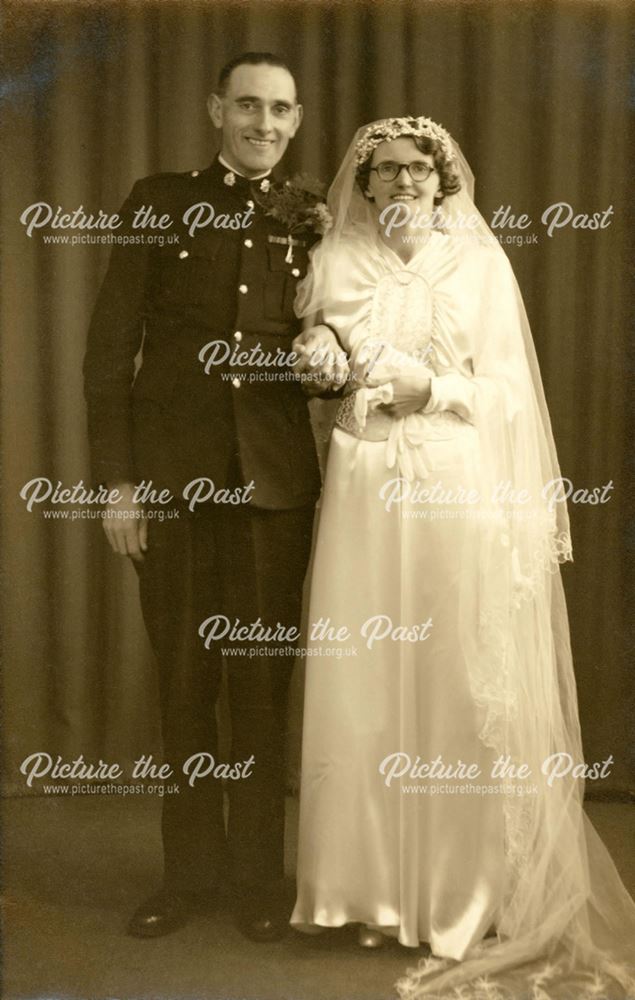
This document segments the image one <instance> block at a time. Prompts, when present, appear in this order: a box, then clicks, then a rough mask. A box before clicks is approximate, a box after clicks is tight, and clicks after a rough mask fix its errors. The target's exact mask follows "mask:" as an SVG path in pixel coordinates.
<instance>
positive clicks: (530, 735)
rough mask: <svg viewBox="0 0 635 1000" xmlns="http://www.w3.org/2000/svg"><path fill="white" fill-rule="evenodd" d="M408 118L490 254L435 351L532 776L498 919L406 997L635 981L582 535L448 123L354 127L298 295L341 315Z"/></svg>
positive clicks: (482, 579) (497, 731)
mask: <svg viewBox="0 0 635 1000" xmlns="http://www.w3.org/2000/svg"><path fill="white" fill-rule="evenodd" d="M404 135H406V136H407V135H411V136H421V135H425V136H428V137H430V138H433V139H436V140H437V142H438V143H439V144H440V145H441V147H442V148H444V150H445V152H446V155H447V156H448V157H449V158H450V159H451V160H452V161H453V163H454V166H455V168H456V172H457V174H458V177H459V180H460V190H459V191H458V192H457V193H455V194H451V195H446V197H445V198H444V200H443V201H442V204H441V206H440V208H439V209H438V211H437V212H436V213H435V219H434V224H433V225H434V228H436V229H438V230H440V231H441V232H443V233H444V234H446V236H447V239H448V240H449V241H450V243H451V247H452V250H453V253H454V255H455V260H456V262H457V265H458V267H459V273H461V272H460V267H461V262H462V261H466V260H468V259H470V257H471V256H472V259H473V255H474V254H478V255H481V257H486V258H487V260H486V268H485V274H486V280H485V281H484V283H483V285H482V287H480V288H479V289H478V291H477V297H478V305H477V307H476V308H477V309H478V317H477V318H478V329H479V330H480V331H482V335H481V336H480V342H479V343H478V346H477V350H476V356H475V357H474V359H473V376H472V377H471V378H470V379H465V378H464V376H462V375H457V374H456V368H455V366H454V364H453V358H452V357H451V356H448V354H447V351H446V352H445V353H443V352H442V351H440V350H436V351H435V344H434V335H433V337H432V348H433V350H432V355H431V358H432V361H431V365H432V367H433V369H434V372H435V377H436V378H437V379H440V380H443V381H444V385H445V389H444V391H445V393H446V398H447V394H448V393H450V395H451V394H452V392H453V391H454V389H453V387H454V386H456V393H457V400H461V401H463V402H464V401H465V400H467V401H468V402H469V407H470V410H471V413H472V414H473V417H472V420H473V423H474V425H475V426H476V428H477V429H478V441H479V445H478V447H479V462H480V491H479V493H480V497H481V500H480V506H479V511H478V518H477V519H475V530H474V532H473V533H472V534H471V536H470V539H471V540H470V550H469V558H470V559H476V560H477V565H478V595H477V601H478V610H477V616H476V622H475V621H474V619H473V618H470V619H469V621H467V620H466V623H465V625H464V627H463V631H462V634H461V636H460V642H461V645H462V648H463V650H464V653H465V662H466V663H467V664H468V670H469V683H470V688H471V692H472V695H473V698H474V702H475V704H476V705H477V706H478V708H479V709H480V710H481V719H482V726H481V729H480V734H479V735H480V740H481V741H482V742H483V743H484V744H485V746H487V747H488V748H490V749H491V751H492V754H493V756H494V757H495V758H501V759H503V760H504V761H506V762H507V764H508V767H509V771H508V775H511V776H512V777H513V778H514V780H516V781H517V782H518V781H520V782H523V781H524V782H526V784H527V785H528V786H529V785H531V786H532V788H533V789H535V791H533V793H532V794H529V791H528V794H523V795H505V796H504V806H503V811H504V826H505V873H504V892H503V898H502V902H501V905H500V908H499V912H498V915H497V919H496V936H495V937H492V938H487V939H486V940H484V941H483V942H481V943H480V944H479V945H477V946H476V947H473V948H472V949H471V950H470V951H469V953H468V955H467V956H466V958H465V960H464V961H463V962H460V963H456V962H453V961H451V960H447V959H440V958H436V957H430V958H427V959H424V960H422V961H421V962H420V963H419V965H418V967H417V968H414V969H410V970H409V971H408V973H407V974H406V975H405V977H404V978H403V979H401V980H400V981H399V983H398V984H397V990H398V992H399V995H400V997H401V998H403V1000H416V998H419V997H430V996H432V997H443V998H446V997H447V998H455V1000H462V998H463V1000H503V998H504V1000H525V998H528V1000H529V998H531V1000H552V998H558V1000H561V998H562V1000H564V998H567V1000H582V998H591V997H596V998H602V997H604V998H610V1000H614V998H618V997H624V996H627V997H628V996H635V979H634V978H633V969H632V968H630V967H629V955H630V949H631V948H632V945H633V942H635V904H633V901H632V900H631V898H630V896H629V895H628V893H627V892H626V889H625V888H624V886H623V884H622V882H621V881H620V878H619V875H618V873H617V871H616V869H615V866H614V864H613V862H612V860H611V858H610V856H609V854H608V852H607V851H606V848H605V847H604V845H603V844H602V842H601V840H600V839H599V837H598V835H597V834H596V832H595V830H594V829H593V827H592V825H591V823H590V822H589V820H588V819H587V817H586V816H585V814H584V812H583V808H582V800H583V780H582V777H581V774H582V768H581V767H579V768H577V769H576V767H577V766H578V765H580V766H581V765H583V762H584V757H583V750H582V742H581V736H580V728H579V719H578V708H577V696H576V687H575V678H574V672H573V665H572V658H571V649H570V643H569V626H568V620H567V611H566V604H565V598H564V593H563V588H562V582H561V579H560V563H562V562H564V561H567V560H571V558H572V553H571V541H570V535H569V521H568V515H567V510H566V504H565V503H564V502H562V500H561V496H562V494H561V493H560V492H558V484H559V482H560V469H559V465H558V459H557V455H556V449H555V445H554V441H553V436H552V432H551V424H550V420H549V414H548V410H547V405H546V401H545V396H544V391H543V387H542V381H541V377H540V371H539V367H538V361H537V357H536V352H535V349H534V344H533V340H532V336H531V331H530V328H529V322H528V320H527V315H526V313H525V309H524V306H523V302H522V297H521V294H520V290H519V288H518V285H517V283H516V280H515V278H514V275H513V272H512V270H511V267H510V264H509V262H508V260H507V257H506V255H505V253H504V251H503V249H502V247H501V246H500V243H499V242H498V240H497V239H496V238H495V236H494V235H493V233H492V232H491V230H490V229H489V227H488V225H487V223H486V222H485V220H484V219H483V217H482V216H481V214H480V213H479V212H478V210H477V209H476V207H475V205H474V202H473V189H474V178H473V175H472V172H471V170H470V168H469V166H468V164H467V162H466V160H465V158H464V157H463V155H462V153H461V151H460V149H459V147H458V145H457V144H456V143H455V142H454V140H453V139H451V137H450V136H449V135H448V133H447V132H445V130H443V129H441V128H440V126H437V125H435V123H433V122H431V121H430V120H429V119H426V118H408V119H404V118H401V119H384V120H382V121H380V122H373V123H372V124H371V125H368V126H364V127H363V128H361V129H359V130H358V132H357V133H356V135H355V137H354V139H353V141H352V143H351V145H350V147H349V149H348V151H347V153H346V156H345V157H344V161H343V163H342V166H341V168H340V170H339V172H338V174H337V176H336V178H335V180H334V182H333V184H332V186H331V188H330V191H329V195H328V207H329V211H330V213H331V215H332V217H333V227H332V229H331V230H330V231H329V233H328V234H327V235H326V236H325V238H324V239H323V240H322V242H321V243H320V244H319V245H318V246H317V247H316V248H315V249H314V251H313V253H312V262H311V265H312V266H311V269H310V271H309V274H308V275H307V277H306V278H305V279H304V281H303V282H302V283H301V284H300V286H299V289H298V297H297V300H296V311H297V313H298V315H301V316H314V315H316V314H318V313H319V312H320V310H323V309H327V310H328V313H329V315H330V316H335V317H337V313H338V308H340V306H339V305H338V301H337V295H339V296H340V297H341V292H336V289H338V288H339V289H341V287H342V274H346V273H348V272H347V269H359V268H360V267H363V266H364V260H365V259H366V258H367V257H368V256H370V255H372V254H373V253H374V247H376V243H377V238H378V236H377V233H378V223H377V220H376V217H375V214H374V213H373V209H372V207H371V205H369V202H368V200H367V199H366V198H365V197H364V195H363V194H362V191H361V190H360V188H359V186H358V184H357V182H356V169H357V166H358V164H359V163H360V162H361V161H362V159H364V158H365V157H366V156H367V155H368V153H369V152H370V151H372V149H373V148H374V146H376V145H378V143H379V142H381V141H387V140H389V139H393V138H397V137H398V136H404ZM382 137H383V138H382ZM394 218H395V219H396V218H397V216H396V215H395V217H394ZM466 273H467V272H466ZM344 305H346V304H344ZM341 307H342V308H343V307H344V306H341ZM349 315H350V311H349ZM335 326H336V327H337V323H335ZM437 347H438V345H437ZM453 380H454V381H453ZM457 380H458V381H457ZM369 551H371V553H372V548H371V547H370V546H369ZM468 604H469V599H468V595H466V606H468ZM521 768H522V769H523V770H522V771H521V770H520V769H521ZM512 769H513V770H512ZM519 774H520V775H523V774H524V775H525V777H518V776H519ZM556 775H557V776H556ZM539 962H540V963H542V964H541V965H537V964H536V963H539Z"/></svg>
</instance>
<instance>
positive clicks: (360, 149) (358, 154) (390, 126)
mask: <svg viewBox="0 0 635 1000" xmlns="http://www.w3.org/2000/svg"><path fill="white" fill-rule="evenodd" d="M404 135H409V136H414V137H415V138H418V137H419V136H427V137H428V139H436V141H437V142H438V143H439V145H440V146H441V149H442V150H443V152H444V154H445V157H446V159H447V160H448V161H452V160H455V159H456V155H455V153H454V147H453V146H452V139H451V137H450V133H449V132H446V130H445V129H444V128H443V127H442V126H441V125H437V123H436V122H433V121H432V119H431V118H424V117H423V116H421V117H419V118H412V117H408V118H382V120H381V121H379V122H373V124H372V125H369V126H368V128H367V129H366V131H365V132H364V134H363V135H362V137H361V139H359V140H358V141H357V145H356V146H355V163H356V164H357V166H360V164H362V163H364V162H365V160H367V159H368V157H369V156H370V155H371V153H372V152H373V150H374V149H376V148H377V146H379V145H381V143H382V142H390V141H391V140H392V139H398V138H400V137H401V136H404Z"/></svg>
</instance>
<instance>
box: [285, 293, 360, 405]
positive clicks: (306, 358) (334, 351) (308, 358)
mask: <svg viewBox="0 0 635 1000" xmlns="http://www.w3.org/2000/svg"><path fill="white" fill-rule="evenodd" d="M302 326H303V329H302V333H300V334H299V335H298V336H297V337H296V338H295V340H294V341H293V345H292V349H293V351H294V353H295V354H296V355H297V359H296V361H295V363H294V365H293V369H294V371H295V372H296V374H297V375H298V376H300V377H301V378H302V387H303V389H304V391H305V392H306V393H307V395H309V396H322V397H325V396H326V397H327V398H331V397H334V396H337V395H339V393H340V392H341V390H342V387H343V386H344V384H345V383H346V381H347V379H348V378H349V375H350V372H349V366H348V357H347V354H346V351H345V350H344V348H343V347H342V345H341V343H340V341H339V339H338V337H337V334H336V332H335V330H334V329H333V327H332V326H329V325H328V324H327V323H324V322H323V319H322V314H321V313H317V314H316V315H313V316H307V317H305V319H304V321H303V324H302Z"/></svg>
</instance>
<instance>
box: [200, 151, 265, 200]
mask: <svg viewBox="0 0 635 1000" xmlns="http://www.w3.org/2000/svg"><path fill="white" fill-rule="evenodd" d="M211 172H212V176H213V177H214V178H215V180H216V181H217V182H219V183H220V184H221V185H222V186H223V187H225V188H226V189H227V191H233V192H234V193H235V194H239V195H254V196H257V195H259V194H266V192H267V191H268V190H269V187H270V185H271V184H272V183H273V177H272V176H271V171H267V173H266V174H263V175H262V176H260V177H252V178H250V177H243V175H242V174H239V173H236V171H235V170H232V169H231V167H228V166H227V164H226V163H223V161H222V160H221V158H220V156H218V157H217V158H216V159H215V160H214V162H213V164H212V166H211Z"/></svg>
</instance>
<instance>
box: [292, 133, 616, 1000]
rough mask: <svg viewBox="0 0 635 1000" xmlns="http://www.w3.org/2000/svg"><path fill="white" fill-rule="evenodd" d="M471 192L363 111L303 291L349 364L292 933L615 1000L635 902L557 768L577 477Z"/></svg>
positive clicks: (573, 707)
mask: <svg viewBox="0 0 635 1000" xmlns="http://www.w3.org/2000/svg"><path fill="white" fill-rule="evenodd" d="M472 193H473V177H472V174H471V172H470V170H469V167H468V165H467V163H466V161H465V159H464V158H463V156H462V154H461V152H460V149H459V147H458V146H457V144H456V143H455V142H454V140H452V138H451V137H450V136H449V134H448V133H447V132H446V131H445V130H444V129H443V128H441V127H440V126H439V125H437V124H435V123H434V122H432V121H431V120H430V119H428V118H423V117H421V118H390V119H384V120H381V121H378V122H374V123H372V124H370V125H368V126H365V127H364V128H362V129H360V130H359V131H358V132H357V134H356V135H355V137H354V139H353V142H352V143H351V146H350V147H349V150H348V152H347V154H346V156H345V158H344V161H343V163H342V166H341V168H340V170H339V172H338V175H337V177H336V179H335V181H334V183H333V185H332V187H331V190H330V192H329V209H330V211H331V213H332V215H333V218H334V225H333V228H332V230H331V231H330V232H329V234H328V235H327V236H326V237H325V238H324V239H323V240H322V242H321V244H320V245H319V246H318V247H317V248H316V249H315V251H314V252H313V255H312V262H311V268H310V271H309V274H308V275H307V278H306V279H305V280H304V282H303V283H302V284H301V286H300V288H299V295H298V300H297V302H296V308H297V312H298V315H301V316H303V317H305V318H306V321H307V323H308V325H309V326H310V327H312V329H311V330H310V332H309V334H308V335H305V337H304V342H306V340H307V336H309V338H310V337H313V338H314V339H315V336H316V335H317V334H319V332H320V331H319V330H318V331H316V330H315V324H319V325H320V327H321V329H322V330H324V328H329V330H330V331H332V334H334V335H336V337H337V339H338V341H339V343H340V344H341V345H342V346H343V348H344V350H345V352H346V355H347V361H348V365H349V370H350V375H349V378H348V380H347V385H346V388H345V390H344V394H343V398H342V401H341V403H340V404H339V408H338V410H337V416H336V420H335V427H334V428H333V431H332V435H331V439H330V443H329V453H328V464H327V469H326V476H325V484H324V490H323V496H322V500H321V506H320V512H319V524H318V535H317V543H316V549H315V557H314V563H313V571H312V580H311V592H310V608H309V637H308V646H309V652H310V653H311V654H312V655H310V656H309V657H308V659H307V673H306V689H305V708H304V730H303V750H302V779H301V797H300V838H299V855H298V873H297V882H298V896H297V901H296V905H295V909H294V912H293V915H292V917H291V923H292V924H293V925H294V926H296V928H297V929H299V930H305V931H307V932H315V931H317V930H318V929H319V928H325V927H339V926H342V925H344V924H347V923H358V924H360V925H361V926H360V943H362V944H364V945H367V946H370V947H373V946H378V945H380V944H381V943H382V941H383V940H384V937H386V936H392V937H395V938H397V940H398V941H399V942H400V943H401V944H403V945H406V946H409V947H413V948H415V947H418V946H419V945H420V944H421V943H427V944H428V946H429V949H430V952H431V956H432V957H428V958H425V959H423V960H422V961H421V962H420V963H419V966H418V967H417V968H416V969H412V970H410V971H409V973H408V974H407V976H406V977H405V978H404V979H403V980H401V981H400V983H399V984H397V986H398V990H399V993H400V996H402V997H404V998H406V997H408V998H411V997H412V998H414V997H420V996H429V995H432V994H434V995H435V996H444V997H445V996H447V997H466V998H467V997H470V998H471V997H475V998H476V997H481V996H483V997H490V996H491V997H506V998H507V997H513V998H514V1000H518V998H520V997H521V996H523V997H524V996H525V995H526V996H527V997H529V996H532V997H536V998H538V997H540V998H542V1000H545V998H548V997H556V996H558V997H560V996H562V997H564V996H566V997H572V998H573V997H575V1000H580V998H582V997H583V996H586V995H588V996H589V997H590V996H597V997H600V996H604V995H605V994H604V993H602V992H598V991H599V990H601V989H604V986H605V984H607V985H606V989H612V990H613V992H611V993H608V994H606V995H607V996H610V997H611V1000H612V998H613V997H617V996H624V995H625V992H626V994H628V990H629V989H632V987H633V980H632V979H631V973H630V972H629V970H628V968H627V967H626V965H625V964H624V963H623V962H622V961H621V959H622V958H623V956H624V955H625V954H628V952H627V948H628V942H629V940H635V907H633V903H632V901H631V900H630V897H629V896H628V894H627V893H626V890H625V889H624V887H623V886H622V884H621V882H620V880H619V877H618V875H617V872H616V871H615V868H614V866H613V863H612V861H611V859H610V857H609V856H608V854H607V852H606V850H605V848H604V847H603V845H602V843H601V841H600V840H599V838H598V837H597V835H596V834H595V832H594V830H593V828H592V827H591V825H590V823H589V822H588V820H587V819H586V817H585V816H584V813H583V811H582V795H583V788H582V782H581V780H580V778H579V777H577V776H574V775H579V774H580V773H581V770H580V769H579V768H573V767H571V768H569V769H568V770H567V769H566V768H560V771H561V772H563V773H562V774H560V772H559V774H560V776H558V777H555V776H554V772H553V755H554V754H557V753H563V754H568V755H569V758H564V757H563V758H562V759H563V760H564V759H570V760H571V761H575V763H576V764H581V763H582V762H583V756H582V747H581V740H580V732H579V723H578V714H577V703H576V693H575V682H574V675H573V669H572V663H571V652H570V647H569V637H568V624H567V615H566V608H565V602H564V596H563V590H562V584H561V580H560V572H559V563H560V562H562V561H565V560H568V559H571V544H570V539H569V530H568V518H567V512H566V507H565V505H564V504H563V503H553V497H552V495H551V494H549V493H548V491H547V490H546V489H545V487H546V484H548V483H550V482H552V481H553V480H555V479H558V478H559V475H560V473H559V468H558V462H557V457H556V452H555V447H554V443H553V438H552V434H551V427H550V422H549V416H548V412H547V408H546V404H545V399H544V394H543V390H542V384H541V380H540V374H539V369H538V364H537V360H536V355H535V351H534V347H533V343H532V339H531V334H530V331H529V326H528V322H527V318H526V314H525V311H524V308H523V304H522V299H521V296H520V292H519V290H518V286H517V284H516V281H515V279H514V276H513V273H512V270H511V267H510V265H509V262H508V260H507V258H506V256H505V254H504V252H503V250H502V249H501V247H500V245H499V243H498V242H497V241H496V239H495V238H494V236H493V235H492V233H491V232H490V230H489V228H488V226H487V225H486V223H485V221H484V220H483V218H482V217H481V216H480V214H479V213H478V212H477V210H476V208H475V206H474V203H473V201H472ZM301 343H302V342H301ZM302 349H303V348H302V346H300V348H299V350H302ZM305 349H307V350H308V347H307V348H305ZM550 760H551V761H552V763H551V765H550V763H549V762H550ZM549 767H551V770H549ZM630 935H632V938H631V937H630ZM558 949H559V951H558ZM557 954H561V955H562V956H563V957H562V961H561V962H560V964H556V961H555V959H556V956H557ZM545 956H548V957H549V958H550V959H551V961H550V963H549V964H547V965H546V966H544V967H542V968H541V969H540V970H539V971H535V969H534V970H533V974H532V969H531V968H529V970H528V969H527V968H525V969H524V970H523V971H522V972H519V971H518V969H519V967H520V966H521V965H523V963H528V962H532V961H535V960H536V959H539V958H542V957H545ZM585 968H587V969H590V970H592V971H591V972H588V973H585V972H584V969H585ZM503 970H506V971H505V975H504V976H503V978H501V975H502V973H503ZM490 974H493V975H495V976H496V979H495V980H491V979H490V978H489V977H490ZM505 976H506V977H507V978H505ZM575 976H577V977H578V978H575ZM593 976H595V979H593V978H592V977H593ZM563 977H564V978H563ZM572 977H573V978H572ZM463 983H471V984H473V985H472V986H471V987H469V986H463V985H461V984H463ZM475 983H476V984H477V985H474V984H475ZM483 983H484V984H485V986H486V987H487V989H490V987H491V989H492V990H503V991H506V992H498V993H496V992H479V990H483V989H484V987H483ZM528 983H529V984H530V985H531V990H533V993H532V992H531V990H530V986H528ZM572 984H573V986H572ZM572 988H573V989H574V992H571V989H572ZM587 989H588V990H591V991H592V990H593V989H595V992H589V993H588V994H587V993H585V990H587ZM537 990H542V991H543V992H542V993H541V992H536V991H537ZM455 991H456V992H455ZM567 991H568V992H567ZM616 991H617V992H616Z"/></svg>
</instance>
